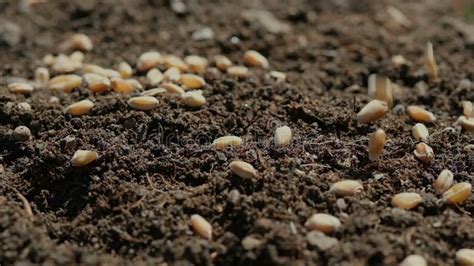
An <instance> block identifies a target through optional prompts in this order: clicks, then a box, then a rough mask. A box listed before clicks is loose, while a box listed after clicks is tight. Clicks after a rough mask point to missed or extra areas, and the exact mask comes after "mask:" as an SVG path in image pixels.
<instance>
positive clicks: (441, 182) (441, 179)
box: [433, 169, 454, 194]
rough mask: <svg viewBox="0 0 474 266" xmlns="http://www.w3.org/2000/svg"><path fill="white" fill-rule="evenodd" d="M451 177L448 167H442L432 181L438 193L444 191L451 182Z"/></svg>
mask: <svg viewBox="0 0 474 266" xmlns="http://www.w3.org/2000/svg"><path fill="white" fill-rule="evenodd" d="M453 178H454V175H453V172H451V171H449V170H448V169H444V170H443V171H441V173H440V174H439V176H438V178H437V179H436V180H435V182H434V183H433V187H434V189H435V190H436V191H437V192H438V193H440V194H441V193H444V192H445V191H446V190H448V189H449V188H450V187H451V185H452V184H453Z"/></svg>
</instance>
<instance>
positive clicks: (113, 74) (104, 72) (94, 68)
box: [82, 64, 122, 78]
mask: <svg viewBox="0 0 474 266" xmlns="http://www.w3.org/2000/svg"><path fill="white" fill-rule="evenodd" d="M82 71H84V73H94V74H98V75H101V76H104V77H107V78H120V77H122V75H121V74H120V73H119V72H118V71H116V70H113V69H110V68H103V67H101V66H98V65H93V64H87V65H85V66H84V67H83V68H82Z"/></svg>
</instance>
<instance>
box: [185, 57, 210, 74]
mask: <svg viewBox="0 0 474 266" xmlns="http://www.w3.org/2000/svg"><path fill="white" fill-rule="evenodd" d="M184 62H185V63H186V64H188V66H189V71H191V72H194V73H202V72H204V70H206V68H207V66H208V65H209V61H208V60H207V59H206V58H204V57H201V56H197V55H188V56H186V57H185V58H184Z"/></svg>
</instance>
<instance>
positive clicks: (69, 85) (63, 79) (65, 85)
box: [48, 74, 82, 92]
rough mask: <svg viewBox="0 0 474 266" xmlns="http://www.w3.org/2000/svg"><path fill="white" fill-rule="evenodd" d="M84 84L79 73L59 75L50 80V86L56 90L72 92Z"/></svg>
mask: <svg viewBox="0 0 474 266" xmlns="http://www.w3.org/2000/svg"><path fill="white" fill-rule="evenodd" d="M81 84H82V78H81V77H80V76H78V75H74V74H70V75H59V76H56V77H54V78H52V79H51V80H50V81H49V85H48V88H49V89H50V90H54V91H62V92H71V91H72V90H74V89H76V88H78V87H79V86H81Z"/></svg>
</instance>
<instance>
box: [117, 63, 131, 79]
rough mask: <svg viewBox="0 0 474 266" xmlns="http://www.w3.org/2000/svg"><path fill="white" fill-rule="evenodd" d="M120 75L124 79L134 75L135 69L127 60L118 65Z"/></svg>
mask: <svg viewBox="0 0 474 266" xmlns="http://www.w3.org/2000/svg"><path fill="white" fill-rule="evenodd" d="M118 71H119V73H120V76H121V77H122V78H124V79H126V78H130V77H131V76H132V75H133V69H132V67H131V66H130V65H129V64H128V63H127V62H122V63H120V64H119V66H118Z"/></svg>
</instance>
